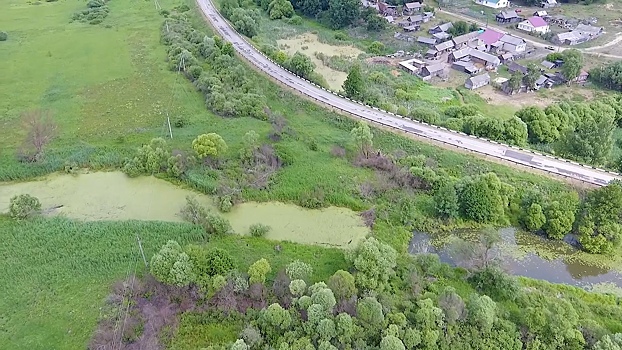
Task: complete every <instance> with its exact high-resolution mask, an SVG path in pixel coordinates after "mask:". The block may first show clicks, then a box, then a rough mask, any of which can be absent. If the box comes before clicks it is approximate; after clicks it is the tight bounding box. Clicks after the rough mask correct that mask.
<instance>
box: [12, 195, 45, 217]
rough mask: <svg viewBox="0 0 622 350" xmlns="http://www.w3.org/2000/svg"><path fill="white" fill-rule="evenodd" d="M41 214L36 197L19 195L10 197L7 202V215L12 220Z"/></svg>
mask: <svg viewBox="0 0 622 350" xmlns="http://www.w3.org/2000/svg"><path fill="white" fill-rule="evenodd" d="M39 213H41V202H39V199H38V198H37V197H33V196H31V195H29V194H20V195H17V196H13V197H11V200H10V201H9V215H10V216H11V217H12V218H13V219H17V220H23V219H28V218H30V217H32V216H35V215H38V214H39Z"/></svg>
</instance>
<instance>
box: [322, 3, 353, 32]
mask: <svg viewBox="0 0 622 350" xmlns="http://www.w3.org/2000/svg"><path fill="white" fill-rule="evenodd" d="M360 8H361V6H360V2H359V1H358V0H329V1H328V11H326V15H327V18H328V23H329V24H330V26H331V27H332V28H333V29H341V28H344V27H347V26H349V25H350V24H352V23H354V21H355V20H356V19H357V18H358V17H359V13H360Z"/></svg>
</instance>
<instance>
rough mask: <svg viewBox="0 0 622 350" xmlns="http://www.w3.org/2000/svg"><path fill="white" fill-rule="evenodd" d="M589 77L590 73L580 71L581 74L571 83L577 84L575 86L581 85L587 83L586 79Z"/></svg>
mask: <svg viewBox="0 0 622 350" xmlns="http://www.w3.org/2000/svg"><path fill="white" fill-rule="evenodd" d="M589 77H590V73H588V72H586V71H584V70H582V71H581V73H579V76H577V77H576V78H574V79H572V82H573V83H577V84H582V83H585V82H586V81H587V78H589Z"/></svg>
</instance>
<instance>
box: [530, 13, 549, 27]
mask: <svg viewBox="0 0 622 350" xmlns="http://www.w3.org/2000/svg"><path fill="white" fill-rule="evenodd" d="M527 20H528V21H529V23H531V25H532V26H534V27H536V28H540V27H546V26H548V24H547V23H546V21H545V20H544V19H542V17H538V16H532V17H529V18H527Z"/></svg>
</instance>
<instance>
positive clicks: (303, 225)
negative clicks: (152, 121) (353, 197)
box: [0, 172, 369, 247]
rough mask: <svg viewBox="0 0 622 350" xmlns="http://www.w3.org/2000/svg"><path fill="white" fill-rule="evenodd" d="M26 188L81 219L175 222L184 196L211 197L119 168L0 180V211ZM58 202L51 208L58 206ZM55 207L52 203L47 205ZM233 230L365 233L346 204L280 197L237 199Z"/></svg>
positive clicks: (318, 237)
mask: <svg viewBox="0 0 622 350" xmlns="http://www.w3.org/2000/svg"><path fill="white" fill-rule="evenodd" d="M24 193H27V194H30V195H33V196H35V197H37V198H39V200H40V201H41V204H42V208H43V210H44V212H47V213H48V215H64V216H66V217H68V218H72V219H77V220H86V221H97V220H115V221H117V220H118V221H120V220H155V221H173V222H180V221H182V219H181V218H180V217H179V211H180V210H181V208H183V206H184V205H185V204H186V197H187V196H195V197H196V198H197V200H198V201H199V202H201V203H203V204H205V205H206V206H208V207H210V208H212V209H213V210H216V209H214V207H213V198H211V197H210V196H207V195H204V194H199V193H197V192H194V191H191V190H188V189H184V188H181V187H179V186H175V185H174V184H171V183H169V182H167V181H164V180H160V179H157V178H155V177H151V176H143V177H138V178H129V177H127V176H126V175H125V174H123V173H121V172H95V173H85V174H79V175H69V174H54V175H50V176H48V177H46V178H44V179H41V180H38V181H29V182H17V183H1V184H0V212H7V211H8V207H9V200H10V198H11V197H13V196H14V195H18V194H24ZM59 206H61V207H60V208H56V207H59ZM50 208H56V209H50ZM221 215H222V216H224V217H226V218H227V219H229V221H230V222H231V226H232V227H233V229H234V231H235V232H236V233H238V234H248V231H249V227H250V226H251V225H253V224H256V223H261V224H264V225H269V226H270V227H271V230H270V232H269V233H268V234H267V236H266V238H268V239H273V240H289V241H292V242H298V243H305V244H318V245H326V246H336V247H347V246H352V245H356V244H357V243H358V242H359V241H360V240H361V239H363V238H364V237H365V236H366V235H367V234H368V233H369V229H368V228H367V227H365V225H364V224H363V221H362V220H361V218H360V216H359V215H358V214H357V213H356V212H354V211H352V210H349V209H345V208H336V207H330V208H325V209H321V210H310V209H305V208H302V207H299V206H296V205H293V204H285V203H280V202H266V203H255V202H248V203H242V204H239V205H237V206H235V207H234V208H233V210H232V211H231V212H229V213H221Z"/></svg>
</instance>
